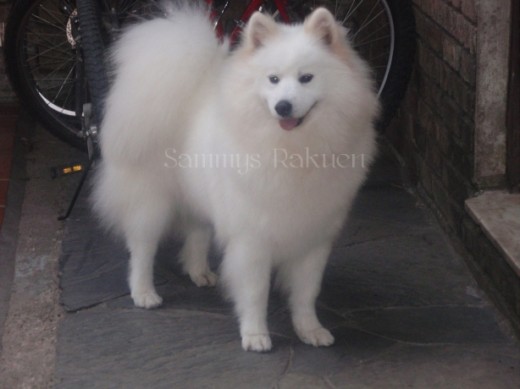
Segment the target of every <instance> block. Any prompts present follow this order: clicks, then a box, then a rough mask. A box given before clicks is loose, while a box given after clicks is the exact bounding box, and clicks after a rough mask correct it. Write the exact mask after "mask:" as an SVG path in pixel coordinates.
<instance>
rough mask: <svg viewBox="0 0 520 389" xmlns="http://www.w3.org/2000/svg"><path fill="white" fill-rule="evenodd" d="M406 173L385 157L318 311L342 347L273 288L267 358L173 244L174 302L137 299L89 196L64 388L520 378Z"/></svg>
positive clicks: (165, 277) (168, 258) (503, 334)
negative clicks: (184, 270) (188, 269)
mask: <svg viewBox="0 0 520 389" xmlns="http://www.w3.org/2000/svg"><path fill="white" fill-rule="evenodd" d="M396 170H398V169H397V166H396V165H395V163H393V162H392V161H391V160H388V159H386V158H383V159H382V161H381V162H380V163H379V164H378V166H376V168H375V170H374V175H373V176H372V178H371V180H370V181H369V182H368V184H367V185H366V186H365V187H364V188H363V190H362V191H361V193H360V195H359V196H358V199H357V201H356V203H355V205H354V208H353V210H352V215H351V219H350V221H349V223H348V224H347V226H346V227H345V229H344V233H343V234H342V236H341V238H340V239H339V240H338V242H337V245H336V249H335V250H334V252H333V254H332V258H331V262H330V264H329V266H328V268H327V270H326V273H325V277H324V282H323V288H322V293H321V295H320V297H319V301H318V315H319V316H320V318H321V319H322V321H323V323H324V325H325V326H327V327H328V328H330V329H331V331H332V333H333V334H334V336H335V338H336V344H335V345H334V346H332V347H330V348H320V349H317V348H313V347H310V346H306V345H304V344H302V343H301V342H300V341H299V340H298V339H297V337H296V335H295V334H294V332H293V330H292V328H291V324H290V317H289V313H288V310H287V308H286V305H285V303H284V301H283V299H282V298H281V297H280V296H279V295H278V294H277V293H276V292H273V293H272V295H271V298H270V306H269V326H270V331H271V333H272V336H273V344H274V349H273V351H272V352H269V353H266V354H256V353H246V352H244V351H242V350H241V348H240V339H239V335H238V327H237V323H236V320H235V318H234V316H233V311H232V307H231V305H230V304H229V302H227V301H225V300H224V298H223V297H222V293H220V291H219V289H218V288H216V289H209V288H197V287H196V286H194V285H193V284H192V283H191V282H190V281H189V280H188V279H187V277H186V276H184V275H182V274H181V272H180V270H179V267H178V266H177V265H176V264H175V262H174V257H175V253H176V252H177V251H178V244H177V243H176V242H174V241H171V242H166V243H165V244H164V245H163V246H162V247H161V250H160V252H159V254H158V256H157V260H158V266H157V275H158V284H159V287H158V290H159V293H160V294H161V295H162V296H163V297H164V306H163V307H161V308H159V309H156V310H150V311H146V310H141V309H137V308H134V307H133V305H132V302H131V299H130V297H129V296H128V295H127V293H128V289H127V287H126V283H125V278H126V260H127V254H126V252H125V250H124V248H123V246H122V243H121V242H120V241H117V240H116V239H114V238H113V237H110V236H109V235H107V234H106V233H104V232H103V231H102V230H100V229H99V228H98V227H97V225H96V223H95V221H94V219H93V217H92V215H91V214H90V211H89V208H88V205H87V203H86V199H85V198H82V199H81V202H80V204H79V208H78V209H77V210H76V211H75V214H74V216H73V219H71V220H69V221H68V222H67V224H66V229H65V238H64V242H63V246H62V258H61V271H62V275H61V288H62V293H61V301H62V303H63V305H64V306H65V308H66V309H67V310H68V311H69V312H70V313H68V314H65V316H64V318H63V320H62V321H61V323H60V326H59V331H58V343H57V359H56V373H55V382H56V387H57V388H234V387H236V388H271V387H274V388H322V387H323V388H383V387H384V388H403V387H411V388H471V389H473V388H486V389H489V388H508V389H509V388H513V387H520V348H519V343H518V341H517V340H516V339H514V338H513V337H511V336H510V335H509V333H508V332H507V328H506V327H504V326H503V325H501V323H502V321H503V319H502V318H501V317H500V316H498V314H497V313H496V312H495V310H494V309H493V307H492V306H490V305H489V303H488V301H487V299H486V298H485V297H484V296H483V293H482V291H481V290H480V289H479V288H478V286H477V285H476V284H475V282H474V280H473V279H472V277H471V275H470V274H469V272H468V271H467V269H466V267H465V265H464V263H463V260H462V259H461V258H460V257H459V256H458V255H457V254H456V253H455V252H454V251H453V250H452V248H451V246H450V244H449V241H448V239H447V237H446V236H445V235H444V233H443V232H442V231H441V229H440V227H439V226H438V225H437V224H436V223H435V221H434V220H433V218H432V217H431V215H429V213H428V211H427V210H426V209H425V208H424V207H423V206H422V205H421V203H420V202H419V201H418V200H417V198H416V197H415V196H414V195H413V194H411V193H409V192H408V191H407V190H405V188H404V187H403V186H402V184H401V182H400V178H399V174H398V173H397V172H396ZM213 261H214V266H218V255H217V254H215V256H214V258H213Z"/></svg>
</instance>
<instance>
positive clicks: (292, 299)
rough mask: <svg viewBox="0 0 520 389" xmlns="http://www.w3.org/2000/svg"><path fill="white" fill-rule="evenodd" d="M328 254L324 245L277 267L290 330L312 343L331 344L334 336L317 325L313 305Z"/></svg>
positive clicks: (315, 344) (306, 341) (318, 344)
mask: <svg viewBox="0 0 520 389" xmlns="http://www.w3.org/2000/svg"><path fill="white" fill-rule="evenodd" d="M329 253H330V247H329V246H328V245H327V246H325V247H321V248H317V249H315V250H313V251H311V252H310V253H309V254H308V255H307V256H306V257H305V258H303V260H293V261H291V262H288V263H285V264H283V266H282V267H281V268H280V272H281V274H280V276H281V277H282V279H281V282H282V283H283V287H284V288H285V289H286V290H287V291H288V292H289V306H290V308H291V314H292V322H293V326H294V330H295V331H296V334H297V335H298V337H299V338H300V339H301V341H302V342H304V343H307V344H311V345H313V346H330V345H331V344H332V343H334V337H333V336H332V335H331V333H330V332H329V331H328V330H327V329H325V328H323V326H322V325H321V324H320V322H319V320H318V317H317V316H316V307H315V303H316V297H317V296H318V294H319V291H320V286H321V280H322V276H323V271H324V268H325V265H326V263H327V259H328V256H329Z"/></svg>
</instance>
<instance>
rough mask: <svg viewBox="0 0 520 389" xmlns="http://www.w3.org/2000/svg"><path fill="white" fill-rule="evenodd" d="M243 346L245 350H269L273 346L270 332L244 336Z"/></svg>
mask: <svg viewBox="0 0 520 389" xmlns="http://www.w3.org/2000/svg"><path fill="white" fill-rule="evenodd" d="M242 348H243V349H244V350H245V351H257V352H263V351H269V350H271V348H272V344H271V338H270V337H269V335H268V334H255V335H244V336H242Z"/></svg>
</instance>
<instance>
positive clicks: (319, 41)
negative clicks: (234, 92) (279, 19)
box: [243, 8, 349, 130]
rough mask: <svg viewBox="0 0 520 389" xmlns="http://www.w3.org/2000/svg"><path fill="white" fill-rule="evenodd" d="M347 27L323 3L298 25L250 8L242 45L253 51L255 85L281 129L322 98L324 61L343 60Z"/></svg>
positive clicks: (306, 113) (303, 118)
mask: <svg viewBox="0 0 520 389" xmlns="http://www.w3.org/2000/svg"><path fill="white" fill-rule="evenodd" d="M345 37H346V31H345V29H344V28H343V27H341V26H340V25H339V24H338V23H337V22H336V20H335V19H334V17H333V16H332V14H331V13H330V12H329V11H328V10H326V9H325V8H318V9H316V10H315V11H314V12H313V13H312V14H310V15H309V16H308V17H307V19H306V20H305V22H304V23H303V25H297V26H287V25H281V24H278V23H276V22H275V21H274V20H273V19H272V18H271V17H270V16H268V15H265V14H262V13H260V12H257V13H255V14H254V15H253V16H252V17H251V19H250V21H249V23H248V25H247V27H246V29H245V32H244V41H243V50H244V51H245V52H246V53H248V54H249V55H252V56H254V61H253V65H252V66H255V67H256V68H257V71H258V74H260V76H261V78H260V79H259V80H257V86H256V87H257V90H258V91H259V94H260V96H261V97H262V98H263V99H264V101H265V102H266V103H267V107H268V109H269V111H270V113H271V115H272V116H273V117H274V118H276V119H277V120H278V121H279V124H280V127H281V128H283V129H284V130H292V129H294V128H296V127H298V126H299V125H301V124H302V123H304V122H305V121H306V120H307V118H308V117H309V116H310V115H312V114H313V110H314V109H315V108H316V106H318V105H319V104H320V101H321V100H322V99H323V98H324V94H325V93H326V89H327V88H328V87H327V85H330V80H329V81H326V80H325V79H324V76H325V74H324V73H326V72H327V70H326V69H325V68H326V67H327V61H328V60H330V59H331V58H332V60H333V61H338V60H340V61H342V62H344V61H347V59H348V49H349V48H348V46H346V45H345V43H346V42H345Z"/></svg>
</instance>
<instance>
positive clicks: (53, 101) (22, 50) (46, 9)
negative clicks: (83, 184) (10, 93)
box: [4, 0, 84, 148]
mask: <svg viewBox="0 0 520 389" xmlns="http://www.w3.org/2000/svg"><path fill="white" fill-rule="evenodd" d="M46 13H47V14H49V15H52V17H53V18H54V19H53V20H52V22H49V23H46V22H45V21H44V20H43V15H45V14H46ZM40 15H41V16H40ZM38 23H39V25H38ZM68 23H71V15H70V14H67V13H66V12H65V11H63V9H61V8H59V2H56V1H48V0H18V1H15V2H14V3H13V6H12V8H11V10H10V12H9V16H8V20H7V24H6V28H5V39H4V57H5V60H6V73H7V76H8V78H9V80H10V82H11V85H12V87H13V89H14V91H15V92H16V93H17V95H18V97H19V99H20V101H22V102H23V104H24V106H25V107H27V109H28V110H29V112H31V113H32V114H33V115H34V116H35V117H37V118H38V119H39V121H40V122H41V123H42V124H43V125H44V127H45V128H46V129H47V130H49V131H50V132H51V133H53V134H54V135H55V136H57V137H59V138H60V139H62V140H63V141H65V142H67V143H69V144H71V145H73V146H75V147H78V148H83V147H84V140H83V139H82V138H81V137H80V136H79V135H80V131H81V121H80V119H79V118H78V115H77V113H76V107H75V105H74V97H73V96H71V94H74V85H73V83H74V82H75V81H76V80H75V79H74V80H73V79H72V78H70V77H69V76H71V75H72V73H73V71H74V70H75V66H76V51H75V50H76V49H75V48H74V47H73V43H74V41H73V38H71V36H69V37H68V36H67V35H66V32H65V29H66V25H67V24H68ZM37 25H38V26H39V28H40V29H38V31H36V26H37ZM33 27H34V28H35V31H32V30H31V29H32V28H33ZM42 30H44V32H45V33H46V34H38V32H41V31H42ZM43 37H45V39H44V38H43ZM28 39H34V42H35V43H34V45H35V46H34V47H33V46H32V45H31V43H30V42H28ZM51 45H52V47H51ZM53 49H55V52H53ZM41 53H45V55H47V57H45V58H41V57H38V56H39V54H41ZM50 54H56V55H58V56H61V58H60V59H63V61H65V62H63V63H61V64H60V73H58V72H57V71H56V70H55V69H53V68H52V66H51V65H52V64H54V63H55V62H53V61H56V59H55V58H52V57H51V56H50ZM31 55H32V56H33V57H31ZM42 63H47V66H48V68H46V69H42V68H37V69H33V68H31V66H32V65H33V64H35V65H34V66H37V67H38V66H40V65H41V64H42ZM69 63H70V68H69V67H64V65H63V64H69ZM44 66H45V65H44ZM36 72H38V74H36ZM60 74H64V75H65V77H66V78H64V79H63V80H61V79H59V77H60ZM55 75H56V78H53V77H54V76H55ZM40 76H41V78H39V77H40ZM49 78H50V79H49ZM56 80H58V81H56ZM44 82H46V83H48V85H49V88H50V89H52V90H54V89H56V88H58V92H57V93H58V94H59V93H60V92H61V91H65V93H64V94H63V95H62V96H51V95H48V94H47V92H48V91H47V89H46V85H44ZM56 82H57V83H58V84H56V87H55V86H54V83H56ZM60 82H62V83H61V84H59V83H60ZM65 87H67V88H68V89H66V88H65ZM58 97H59V98H63V101H60V102H58V101H57V99H58Z"/></svg>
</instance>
